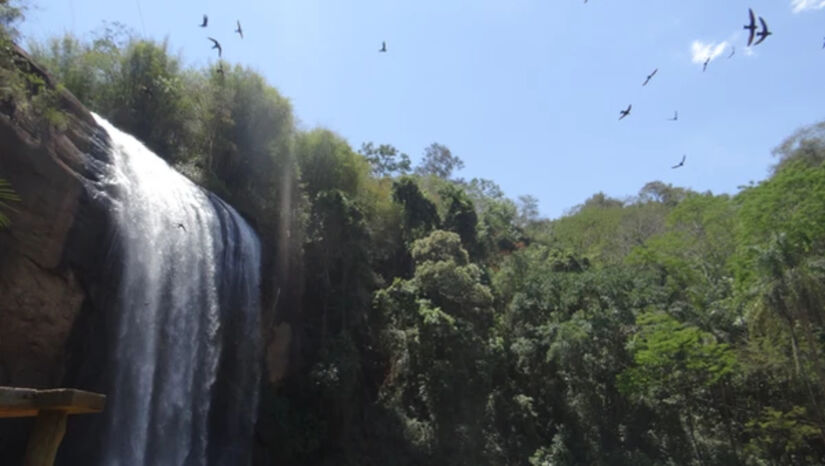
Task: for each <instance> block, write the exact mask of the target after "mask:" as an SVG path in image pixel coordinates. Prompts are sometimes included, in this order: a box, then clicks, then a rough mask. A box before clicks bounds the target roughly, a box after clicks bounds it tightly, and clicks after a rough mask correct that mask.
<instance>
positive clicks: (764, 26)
mask: <svg viewBox="0 0 825 466" xmlns="http://www.w3.org/2000/svg"><path fill="white" fill-rule="evenodd" d="M759 22H760V23H762V30H761V31H759V32H758V33H756V35H757V36H759V40H757V41H756V43H755V44H753V45H759V44H761V43H762V41H763V40H765V39H767V38H768V36H769V35H771V34H773V33H772V32H771V31H768V25H767V24H765V20H764V19H762V17H761V16H760V17H759Z"/></svg>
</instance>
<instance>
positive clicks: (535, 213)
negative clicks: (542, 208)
mask: <svg viewBox="0 0 825 466" xmlns="http://www.w3.org/2000/svg"><path fill="white" fill-rule="evenodd" d="M538 217H539V200H538V199H537V198H536V197H535V196H531V195H529V194H527V195H522V196H519V197H518V224H519V226H520V227H522V228H524V227H526V226H527V225H529V224H530V222H533V221H535V220H536V219H538Z"/></svg>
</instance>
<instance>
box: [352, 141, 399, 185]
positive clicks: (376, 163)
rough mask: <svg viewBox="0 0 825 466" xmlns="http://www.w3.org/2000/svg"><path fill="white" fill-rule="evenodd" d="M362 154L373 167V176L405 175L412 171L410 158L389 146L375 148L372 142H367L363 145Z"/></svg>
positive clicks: (382, 145)
mask: <svg viewBox="0 0 825 466" xmlns="http://www.w3.org/2000/svg"><path fill="white" fill-rule="evenodd" d="M360 153H361V155H363V156H364V157H365V158H366V159H367V162H369V163H370V165H371V166H372V174H373V176H377V177H386V176H393V175H394V174H400V175H403V174H405V173H407V172H409V171H410V156H408V155H407V154H405V153H403V152H399V151H398V149H396V148H395V147H393V146H391V145H389V144H381V145H380V146H378V147H375V146H374V145H373V143H372V142H365V143H363V144H361V151H360Z"/></svg>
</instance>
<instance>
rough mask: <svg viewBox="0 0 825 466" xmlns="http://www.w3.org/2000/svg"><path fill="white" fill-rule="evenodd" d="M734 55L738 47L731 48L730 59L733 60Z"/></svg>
mask: <svg viewBox="0 0 825 466" xmlns="http://www.w3.org/2000/svg"><path fill="white" fill-rule="evenodd" d="M734 54H736V47H732V48H731V51H730V55H728V59H731V58H733V56H734Z"/></svg>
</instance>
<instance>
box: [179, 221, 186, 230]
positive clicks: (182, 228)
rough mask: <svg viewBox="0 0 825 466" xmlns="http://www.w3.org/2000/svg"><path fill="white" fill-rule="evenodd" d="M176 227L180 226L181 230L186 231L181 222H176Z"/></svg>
mask: <svg viewBox="0 0 825 466" xmlns="http://www.w3.org/2000/svg"><path fill="white" fill-rule="evenodd" d="M178 228H180V229H181V230H183V231H186V227H185V226H183V224H182V223H178Z"/></svg>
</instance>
